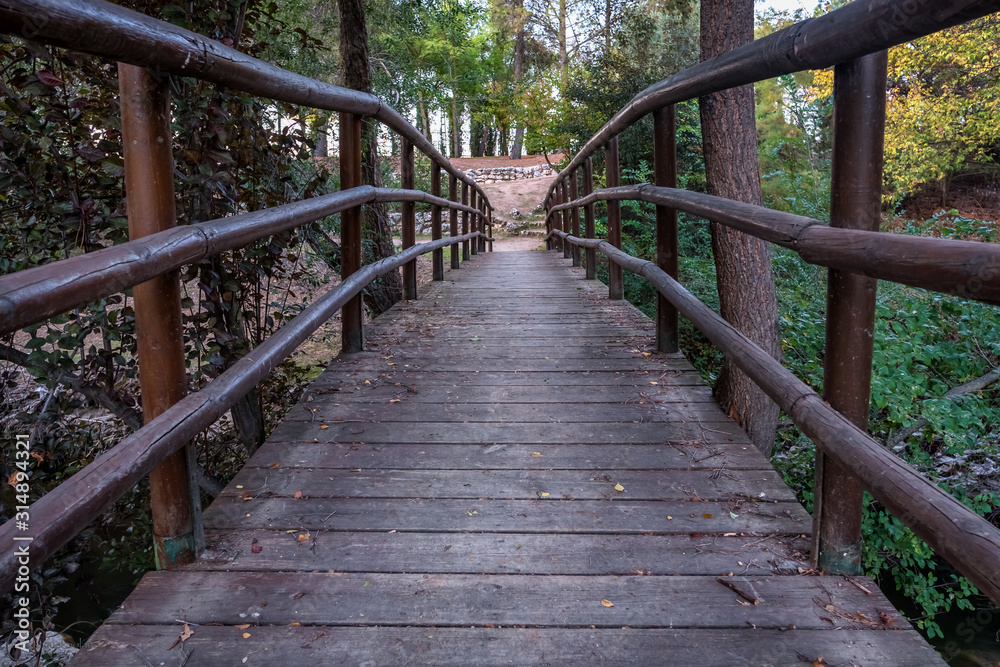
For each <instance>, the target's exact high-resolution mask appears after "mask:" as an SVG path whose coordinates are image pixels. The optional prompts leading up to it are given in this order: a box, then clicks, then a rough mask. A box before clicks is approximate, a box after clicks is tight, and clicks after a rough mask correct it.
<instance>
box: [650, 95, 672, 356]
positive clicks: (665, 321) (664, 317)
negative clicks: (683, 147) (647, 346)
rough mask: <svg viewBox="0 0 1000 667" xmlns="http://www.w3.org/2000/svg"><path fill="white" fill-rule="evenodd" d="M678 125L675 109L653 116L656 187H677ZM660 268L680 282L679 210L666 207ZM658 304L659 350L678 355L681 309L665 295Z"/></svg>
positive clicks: (660, 225) (659, 211)
mask: <svg viewBox="0 0 1000 667" xmlns="http://www.w3.org/2000/svg"><path fill="white" fill-rule="evenodd" d="M676 125H677V123H676V120H675V114H674V107H673V106H672V105H671V106H667V107H663V108H662V109H657V110H656V111H654V112H653V160H654V163H655V171H656V173H655V185H658V186H660V187H666V188H676V187H677V141H676V134H677V128H676ZM656 265H657V266H659V267H660V268H661V269H663V270H664V271H666V272H667V273H668V274H670V277H672V278H673V279H674V280H677V278H678V275H677V273H678V272H677V210H676V209H673V208H668V207H666V206H657V207H656ZM656 302H657V307H656V349H657V350H659V351H660V352H676V351H677V350H678V345H677V342H678V341H677V339H678V329H677V309H676V308H674V307H673V306H672V305H671V304H670V302H669V301H667V299H666V298H665V297H664V296H663V295H662V294H657V299H656Z"/></svg>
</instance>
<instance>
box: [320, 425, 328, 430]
mask: <svg viewBox="0 0 1000 667" xmlns="http://www.w3.org/2000/svg"><path fill="white" fill-rule="evenodd" d="M328 428H330V426H329V424H321V425H320V427H319V430H321V431H322V430H324V429H328Z"/></svg>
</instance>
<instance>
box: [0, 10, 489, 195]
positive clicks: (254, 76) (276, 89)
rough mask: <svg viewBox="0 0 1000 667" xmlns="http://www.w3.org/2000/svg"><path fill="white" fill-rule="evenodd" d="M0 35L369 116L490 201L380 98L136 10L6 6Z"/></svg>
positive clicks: (0, 12)
mask: <svg viewBox="0 0 1000 667" xmlns="http://www.w3.org/2000/svg"><path fill="white" fill-rule="evenodd" d="M0 33H6V34H9V35H15V36H20V37H24V38H27V39H37V40H40V41H44V42H46V43H49V44H53V45H55V46H61V47H65V48H68V49H72V50H74V51H79V52H81V53H89V54H91V55H95V56H101V57H104V58H110V59H112V60H116V61H118V62H124V63H129V64H131V65H139V66H142V67H149V68H151V69H152V70H153V71H154V72H158V73H161V74H164V75H165V74H175V75H177V76H188V77H196V78H198V79H202V80H203V81H209V82H212V83H216V84H219V85H222V86H227V87H229V88H232V89H234V90H239V91H241V92H244V93H249V94H251V95H256V96H258V97H264V98H267V99H271V100H276V101H280V102H287V103H288V104H294V105H297V106H303V107H309V108H313V109H324V110H327V111H339V112H346V113H353V114H357V115H359V116H371V117H373V118H376V119H377V120H379V121H381V122H382V123H385V124H386V125H387V126H388V127H389V128H391V129H393V130H394V131H396V132H397V133H398V134H399V135H400V136H403V137H406V139H408V140H409V141H411V142H412V143H413V145H414V146H415V147H416V148H417V149H419V150H420V151H421V152H423V153H424V154H425V155H427V156H428V157H429V158H430V159H431V160H432V161H433V162H435V163H437V164H439V165H441V168H442V169H444V170H445V171H447V172H448V173H449V174H451V175H453V176H454V177H455V178H457V179H459V180H460V181H462V182H464V183H468V184H469V186H470V187H473V188H475V189H476V190H477V191H478V192H479V193H480V194H481V195H482V196H483V198H484V199H487V198H486V194H485V193H484V192H483V190H482V188H480V187H479V185H477V184H476V182H475V181H474V180H473V179H471V178H470V177H469V176H467V175H466V174H465V172H463V171H462V170H461V169H456V168H455V167H453V166H452V165H451V162H450V161H449V160H448V158H446V157H444V156H443V155H441V153H440V152H438V150H437V149H436V148H435V147H434V144H432V143H431V142H430V141H429V140H428V139H427V138H426V137H424V136H423V135H422V134H421V133H420V132H419V131H418V130H417V129H416V128H415V127H413V126H412V125H410V123H409V122H407V120H406V119H405V118H403V117H402V116H401V115H400V114H399V113H398V112H397V111H396V110H395V109H393V108H392V107H390V106H388V105H386V104H385V103H383V102H382V101H381V100H380V99H379V98H378V97H376V96H375V95H372V94H370V93H362V92H359V91H356V90H351V89H349V88H342V87H340V86H335V85H333V84H329V83H324V82H322V81H317V80H315V79H310V78H309V77H306V76H302V75H301V74H295V73H294V72H289V71H288V70H285V69H282V68H281V67H278V66H277V65H273V64H271V63H268V62H264V61H263V60H258V59H257V58H254V57H252V56H249V55H247V54H245V53H242V52H240V51H237V50H236V49H233V48H230V47H228V46H226V45H224V44H223V43H222V42H219V41H217V40H214V39H211V38H208V37H205V36H204V35H199V34H198V33H195V32H192V31H190V30H185V29H184V28H181V27H179V26H175V25H173V24H171V23H167V22H166V21H160V20H157V19H154V18H152V17H149V16H146V15H145V14H140V13H139V12H136V11H132V10H131V9H126V8H124V7H120V6H118V5H114V4H112V3H110V2H104V0H87V1H86V2H83V1H81V0H0Z"/></svg>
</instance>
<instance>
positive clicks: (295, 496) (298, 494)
mask: <svg viewBox="0 0 1000 667" xmlns="http://www.w3.org/2000/svg"><path fill="white" fill-rule="evenodd" d="M292 497H293V498H301V497H302V492H301V491H296V492H295V493H294V494H293V495H292Z"/></svg>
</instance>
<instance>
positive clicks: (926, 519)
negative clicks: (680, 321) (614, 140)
mask: <svg viewBox="0 0 1000 667" xmlns="http://www.w3.org/2000/svg"><path fill="white" fill-rule="evenodd" d="M549 235H550V236H557V237H559V238H560V239H563V240H564V241H566V242H568V243H570V244H572V245H575V246H578V247H583V248H593V249H596V250H600V251H601V252H602V253H604V254H605V255H606V256H607V257H608V260H609V261H611V262H614V263H615V264H617V265H619V266H621V267H622V268H624V269H626V270H628V271H631V272H633V273H635V274H637V275H641V276H643V277H644V278H646V279H647V280H648V281H649V282H650V283H651V284H652V285H653V286H654V287H655V288H656V290H657V292H659V293H660V294H661V295H663V296H664V297H665V298H666V299H667V300H668V301H670V303H671V304H673V306H674V307H675V308H677V310H678V311H679V312H681V313H682V314H683V315H684V316H685V317H687V318H688V319H689V320H690V321H691V323H692V324H694V325H695V326H696V327H697V328H698V330H699V331H701V332H702V333H703V334H705V336H706V337H707V338H708V339H709V340H710V341H712V343H713V344H715V346H716V347H718V348H719V349H720V350H722V352H723V353H725V354H726V355H727V356H728V357H730V358H731V359H732V360H733V361H734V362H735V363H736V364H737V365H738V366H739V367H740V368H741V369H742V370H743V371H744V372H745V373H746V374H747V375H748V376H749V377H750V378H751V379H752V380H753V381H754V382H755V383H756V384H757V385H758V386H759V387H760V388H761V389H763V390H764V392H765V393H766V394H767V395H768V396H770V397H771V399H772V400H773V401H774V402H775V403H777V404H778V405H779V406H780V407H781V409H782V410H784V411H785V412H786V413H788V415H789V416H790V417H791V418H792V420H793V421H794V422H795V424H796V425H797V426H798V427H799V428H801V429H802V432H803V433H805V434H806V435H807V436H808V437H809V438H810V439H812V441H813V442H814V443H816V445H817V446H819V447H821V448H822V449H823V451H824V453H825V454H826V455H828V456H830V457H832V458H834V459H835V460H836V461H837V462H839V463H840V464H841V465H842V466H844V467H845V468H847V469H848V470H851V471H852V472H853V473H854V474H855V475H857V476H858V477H859V478H860V479H861V480H862V482H863V483H864V484H865V485H866V487H867V488H868V489H869V490H870V492H871V494H872V495H873V496H874V497H875V498H876V499H877V500H878V501H879V502H881V503H882V504H883V505H885V507H886V508H888V509H889V510H890V511H891V512H892V513H893V515H894V516H896V517H897V518H898V519H899V520H900V521H902V522H903V523H904V524H906V525H907V526H909V527H910V528H911V529H912V530H913V532H914V533H916V534H917V535H918V536H919V537H920V538H921V539H923V540H925V541H926V542H927V543H928V544H929V545H930V546H931V547H932V548H933V549H934V550H935V551H936V552H937V553H938V554H940V555H941V556H942V557H944V558H945V559H947V560H948V562H950V563H951V564H952V565H954V566H955V567H956V568H957V569H958V571H959V572H961V573H962V574H963V575H965V576H966V577H968V579H969V580H970V581H971V582H972V583H973V584H974V585H975V586H976V587H978V588H979V590H980V591H982V592H983V593H984V594H986V595H988V596H989V597H990V598H992V599H993V600H995V601H1000V529H998V528H997V527H996V526H994V525H992V524H991V523H990V522H989V521H987V520H986V519H984V518H982V517H981V516H979V515H978V514H976V513H975V512H973V511H972V510H970V509H969V508H968V507H966V506H965V505H963V504H962V503H961V502H959V501H958V500H956V499H955V498H954V497H952V496H951V495H950V494H948V493H946V492H945V491H943V490H941V489H940V488H939V487H938V486H937V485H936V484H934V483H933V482H931V481H930V480H928V479H926V478H925V477H924V476H923V475H921V474H920V473H919V472H917V471H916V470H915V469H913V468H912V467H910V466H909V465H907V464H906V463H905V462H903V461H902V460H901V459H899V458H898V457H897V456H895V455H893V454H892V453H891V452H889V451H887V450H886V449H885V448H884V447H883V446H882V445H880V444H879V443H878V442H876V441H875V440H874V439H873V438H872V437H871V436H869V435H868V434H867V433H865V432H864V431H862V430H861V429H859V428H858V427H857V426H855V425H854V424H852V423H851V422H850V421H849V420H848V419H847V418H845V417H844V416H843V415H841V414H840V413H839V412H837V411H836V410H834V409H833V408H832V407H830V406H829V405H828V404H827V403H826V402H825V401H824V400H823V398H822V397H820V396H819V395H818V394H817V393H816V392H815V391H813V390H812V389H811V388H810V387H809V386H808V385H806V384H805V383H804V382H802V381H801V380H799V379H798V378H797V377H795V375H793V374H792V373H791V371H789V370H788V369H786V368H785V367H784V366H782V365H781V363H780V362H779V361H777V360H776V359H774V358H773V357H771V356H770V355H769V354H768V353H767V352H765V351H764V350H763V349H761V348H760V347H758V346H757V345H756V344H755V343H753V342H752V341H751V340H750V339H748V338H747V337H746V336H744V335H743V334H742V333H740V332H739V331H738V330H737V329H736V328H735V327H733V326H732V325H731V324H729V323H728V322H726V321H725V320H724V319H722V317H720V316H719V315H717V314H716V313H715V312H714V311H712V309H711V308H709V307H708V306H706V305H705V304H704V303H702V302H701V301H699V300H698V299H697V298H696V297H695V296H694V295H692V294H691V293H690V292H688V291H687V290H686V289H684V287H682V286H681V285H680V283H678V282H677V281H676V280H674V279H673V278H671V277H670V275H668V274H667V272H666V271H663V270H662V269H660V268H659V267H658V266H657V265H656V264H655V263H653V262H650V261H647V260H643V259H639V258H637V257H633V256H632V255H629V254H627V253H625V252H623V251H622V250H619V249H618V248H616V247H614V246H613V245H611V244H610V243H608V242H607V241H602V240H600V239H582V238H579V237H576V236H572V235H570V234H568V233H566V232H563V231H560V230H552V231H551V232H550V234H549Z"/></svg>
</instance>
